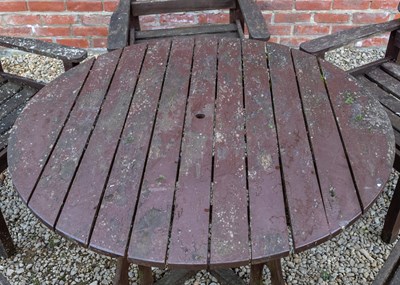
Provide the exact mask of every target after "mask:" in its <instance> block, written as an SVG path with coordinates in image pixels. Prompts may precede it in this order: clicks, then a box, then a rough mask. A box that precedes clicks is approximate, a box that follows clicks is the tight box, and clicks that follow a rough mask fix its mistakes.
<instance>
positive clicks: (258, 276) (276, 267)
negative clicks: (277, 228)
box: [113, 257, 285, 285]
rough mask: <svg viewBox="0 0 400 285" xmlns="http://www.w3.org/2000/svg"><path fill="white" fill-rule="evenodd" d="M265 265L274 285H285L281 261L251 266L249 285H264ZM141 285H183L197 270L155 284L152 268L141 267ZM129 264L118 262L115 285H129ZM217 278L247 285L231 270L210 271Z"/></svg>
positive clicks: (225, 282)
mask: <svg viewBox="0 0 400 285" xmlns="http://www.w3.org/2000/svg"><path fill="white" fill-rule="evenodd" d="M264 265H267V266H268V268H269V269H270V272H271V283H272V285H284V284H285V281H284V280H283V274H282V266H281V260H280V259H276V260H272V261H269V262H267V263H260V264H254V265H251V270H250V282H249V285H261V284H262V282H263V281H262V272H263V269H264ZM138 267H139V284H140V285H153V284H154V285H167V284H177V285H183V284H184V283H185V280H187V279H189V278H190V277H191V276H193V275H194V274H196V271H195V270H187V269H176V270H172V271H171V272H169V273H168V274H166V276H164V277H163V278H161V279H160V280H158V281H157V282H154V279H153V273H152V271H151V267H149V266H142V265H139V266H138ZM128 272H129V262H128V260H127V259H126V257H121V258H119V259H118V261H117V270H116V275H115V278H114V282H113V285H128V284H129V280H128V279H129V277H128ZM210 272H211V274H212V275H213V276H215V277H216V278H217V279H218V281H219V283H220V284H221V285H231V284H235V285H245V284H246V283H245V282H244V281H243V280H242V279H241V278H240V277H239V276H237V275H236V274H235V273H234V271H233V270H231V269H214V270H211V271H210Z"/></svg>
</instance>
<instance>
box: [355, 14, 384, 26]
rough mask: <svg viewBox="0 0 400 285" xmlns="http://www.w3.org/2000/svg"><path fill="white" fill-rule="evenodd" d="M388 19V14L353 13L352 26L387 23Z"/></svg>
mask: <svg viewBox="0 0 400 285" xmlns="http://www.w3.org/2000/svg"><path fill="white" fill-rule="evenodd" d="M389 18H390V14H389V13H354V14H353V23H354V24H372V23H381V22H387V21H388V20H389Z"/></svg>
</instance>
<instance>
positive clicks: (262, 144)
mask: <svg viewBox="0 0 400 285" xmlns="http://www.w3.org/2000/svg"><path fill="white" fill-rule="evenodd" d="M242 46H243V51H242V54H243V68H244V70H243V82H244V96H245V97H244V99H245V107H246V136H247V161H248V162H247V164H248V165H247V168H248V169H247V171H248V176H247V180H248V185H249V203H250V205H249V207H250V213H251V217H250V229H251V235H250V236H251V251H252V255H251V256H252V260H253V262H254V261H262V260H263V259H265V257H266V256H269V257H279V256H284V255H286V254H287V253H288V251H289V236H288V230H287V221H286V213H285V202H284V193H283V185H282V177H281V172H280V166H279V149H278V139H277V134H276V128H275V121H274V110H273V106H272V96H271V90H270V84H269V71H268V65H267V58H266V56H265V44H264V43H262V42H256V41H247V42H244V43H243V44H242ZM266 209H268V210H266Z"/></svg>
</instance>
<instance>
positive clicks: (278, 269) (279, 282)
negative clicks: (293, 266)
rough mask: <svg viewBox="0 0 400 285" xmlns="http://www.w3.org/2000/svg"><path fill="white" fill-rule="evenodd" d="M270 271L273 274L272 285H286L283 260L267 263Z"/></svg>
mask: <svg viewBox="0 0 400 285" xmlns="http://www.w3.org/2000/svg"><path fill="white" fill-rule="evenodd" d="M267 266H268V268H269V271H270V272H271V284H272V285H285V281H284V280H283V274H282V266H281V260H280V259H276V260H271V261H269V262H267Z"/></svg>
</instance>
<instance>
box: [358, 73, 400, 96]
mask: <svg viewBox="0 0 400 285" xmlns="http://www.w3.org/2000/svg"><path fill="white" fill-rule="evenodd" d="M366 76H367V78H369V79H370V80H372V81H373V82H375V83H376V84H378V86H379V87H380V88H382V89H384V90H387V91H388V92H391V93H392V94H394V95H395V96H396V97H397V98H400V81H398V80H397V79H395V78H393V77H392V76H390V75H389V74H387V73H385V72H384V71H383V70H381V69H379V68H375V69H373V70H371V71H370V72H368V73H367V74H366Z"/></svg>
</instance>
